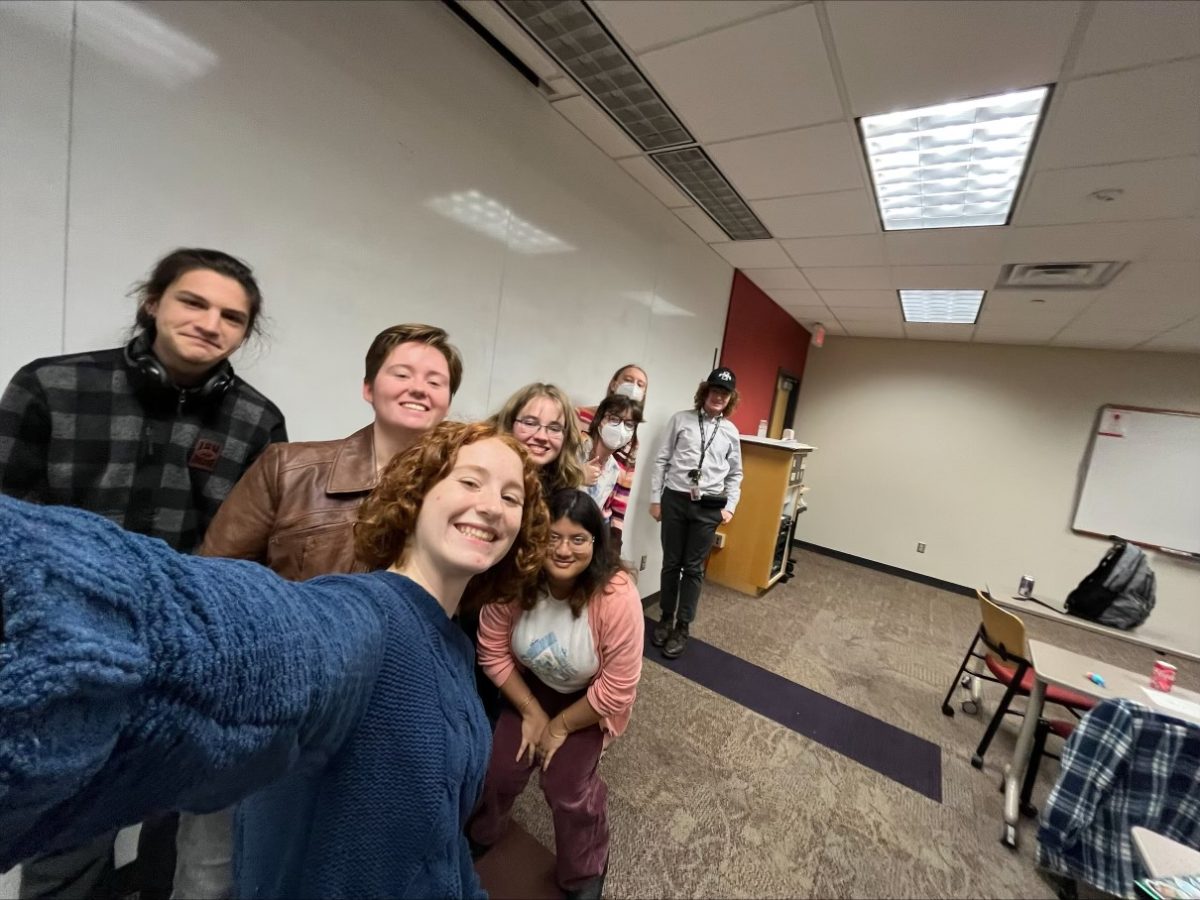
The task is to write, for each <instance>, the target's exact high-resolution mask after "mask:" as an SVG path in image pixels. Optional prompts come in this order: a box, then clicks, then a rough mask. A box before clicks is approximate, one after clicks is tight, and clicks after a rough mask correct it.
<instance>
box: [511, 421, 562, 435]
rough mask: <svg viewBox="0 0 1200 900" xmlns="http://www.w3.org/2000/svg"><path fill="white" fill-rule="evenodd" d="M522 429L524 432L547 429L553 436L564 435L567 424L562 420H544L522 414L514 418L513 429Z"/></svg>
mask: <svg viewBox="0 0 1200 900" xmlns="http://www.w3.org/2000/svg"><path fill="white" fill-rule="evenodd" d="M518 429H519V430H520V431H522V432H523V433H524V434H527V435H531V434H537V433H538V432H539V431H541V430H543V429H545V431H546V434H548V435H552V436H553V437H562V434H563V432H564V431H565V430H566V426H565V425H563V423H562V422H543V421H541V420H540V419H537V418H535V417H534V416H522V417H521V418H519V419H513V431H517V430H518Z"/></svg>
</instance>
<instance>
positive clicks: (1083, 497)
mask: <svg viewBox="0 0 1200 900" xmlns="http://www.w3.org/2000/svg"><path fill="white" fill-rule="evenodd" d="M1072 527H1073V528H1074V529H1075V530H1076V531H1082V532H1087V533H1090V534H1101V535H1110V534H1115V535H1119V536H1120V537H1123V538H1125V539H1127V540H1130V541H1134V542H1136V543H1139V544H1148V545H1152V546H1155V547H1161V548H1163V549H1167V550H1181V551H1184V552H1187V553H1195V554H1200V414H1197V413H1185V412H1178V411H1171V410H1151V409H1139V408H1136V407H1123V406H1103V407H1101V408H1100V415H1099V416H1098V417H1097V421H1096V425H1095V428H1094V429H1093V432H1092V445H1091V452H1090V453H1089V455H1088V459H1087V461H1086V463H1085V466H1084V473H1083V485H1082V487H1081V489H1080V492H1079V502H1078V503H1077V504H1076V507H1075V522H1074V524H1073V526H1072Z"/></svg>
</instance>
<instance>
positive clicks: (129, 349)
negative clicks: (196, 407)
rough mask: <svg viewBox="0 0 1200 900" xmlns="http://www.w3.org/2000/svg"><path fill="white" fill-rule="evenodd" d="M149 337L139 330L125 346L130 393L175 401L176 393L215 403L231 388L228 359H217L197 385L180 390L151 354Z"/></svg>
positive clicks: (145, 332)
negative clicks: (130, 386) (131, 386)
mask: <svg viewBox="0 0 1200 900" xmlns="http://www.w3.org/2000/svg"><path fill="white" fill-rule="evenodd" d="M152 344H153V335H152V334H151V333H150V332H149V331H143V332H142V333H141V334H139V335H138V336H137V337H135V338H134V339H133V340H132V341H130V342H129V343H128V344H126V345H125V362H126V364H127V365H128V366H129V380H130V381H131V382H132V383H133V387H134V390H136V391H138V392H141V393H144V394H146V395H147V396H150V397H154V398H158V399H162V398H166V397H169V398H170V399H172V400H175V399H177V398H178V397H179V395H180V393H183V394H186V395H187V396H189V397H196V398H198V399H200V400H205V401H210V402H213V403H215V402H217V401H219V400H220V399H221V398H222V397H224V396H225V394H226V393H227V392H228V391H229V389H230V388H231V387H233V385H234V382H235V380H236V377H237V376H235V375H234V374H233V366H231V365H230V364H229V360H221V362H220V363H218V364H217V365H216V366H214V367H213V370H212V372H210V373H209V375H208V377H207V378H206V379H204V381H202V382H201V383H200V384H197V385H193V386H192V387H186V388H183V387H180V386H179V385H177V384H175V382H173V381H172V380H171V376H170V375H168V374H167V370H166V367H164V366H163V364H162V362H160V361H159V359H158V357H157V356H155V355H154V351H153V349H152Z"/></svg>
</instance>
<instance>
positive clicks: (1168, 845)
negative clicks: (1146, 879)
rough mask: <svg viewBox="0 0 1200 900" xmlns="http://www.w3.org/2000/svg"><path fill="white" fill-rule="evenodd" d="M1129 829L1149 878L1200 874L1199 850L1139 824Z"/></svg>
mask: <svg viewBox="0 0 1200 900" xmlns="http://www.w3.org/2000/svg"><path fill="white" fill-rule="evenodd" d="M1130 831H1131V833H1132V834H1133V846H1134V848H1135V849H1136V850H1137V854H1138V857H1140V858H1141V860H1142V865H1143V866H1145V867H1146V871H1147V872H1149V873H1150V877H1151V878H1174V877H1176V876H1179V875H1200V850H1193V849H1192V848H1191V847H1186V846H1184V845H1183V844H1181V843H1179V841H1173V840H1171V839H1170V838H1168V837H1163V836H1162V835H1161V834H1158V833H1157V832H1154V831H1151V830H1150V829H1149V828H1142V827H1141V826H1140V825H1135V826H1134V827H1133V828H1132V829H1130Z"/></svg>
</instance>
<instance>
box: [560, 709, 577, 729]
mask: <svg viewBox="0 0 1200 900" xmlns="http://www.w3.org/2000/svg"><path fill="white" fill-rule="evenodd" d="M558 717H559V718H560V719H562V723H563V728H565V729H567V734H570V733H571V732H572V731H574V730H575V729H573V728H572V727H571V725H570V723H569V722H567V711H566V710H565V709H564V710H563V711H562V712H560V713H559V714H558Z"/></svg>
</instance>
